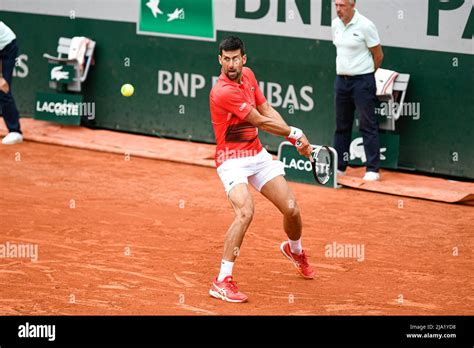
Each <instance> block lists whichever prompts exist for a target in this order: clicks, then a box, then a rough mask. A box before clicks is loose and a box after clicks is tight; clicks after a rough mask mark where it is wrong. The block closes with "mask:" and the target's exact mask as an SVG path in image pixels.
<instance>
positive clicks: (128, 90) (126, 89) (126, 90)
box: [120, 83, 135, 97]
mask: <svg viewBox="0 0 474 348" xmlns="http://www.w3.org/2000/svg"><path fill="white" fill-rule="evenodd" d="M134 91H135V88H133V86H132V85H131V84H129V83H126V84H124V85H123V86H122V88H121V89H120V92H122V95H123V96H124V97H131V96H132V95H133V92H134Z"/></svg>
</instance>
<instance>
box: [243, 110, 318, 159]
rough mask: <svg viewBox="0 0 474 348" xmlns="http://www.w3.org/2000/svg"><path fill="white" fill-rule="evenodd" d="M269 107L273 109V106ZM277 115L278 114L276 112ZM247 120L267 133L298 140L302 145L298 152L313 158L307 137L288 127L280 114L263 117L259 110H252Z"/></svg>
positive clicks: (299, 131)
mask: <svg viewBox="0 0 474 348" xmlns="http://www.w3.org/2000/svg"><path fill="white" fill-rule="evenodd" d="M266 104H267V103H266ZM269 107H270V108H271V106H269ZM272 109H273V108H272ZM275 113H277V114H278V112H276V110H275ZM273 115H274V113H273ZM246 120H247V121H248V122H250V123H251V124H252V125H254V126H255V127H258V129H261V130H263V131H265V132H268V133H271V134H273V135H279V136H283V137H289V138H290V139H294V140H298V141H299V142H300V143H301V145H299V146H298V152H300V154H302V155H304V156H307V157H309V156H311V145H310V144H309V141H308V139H307V138H306V136H305V135H304V134H303V132H302V131H301V130H299V129H297V128H294V127H290V126H288V125H287V124H286V122H285V121H284V120H283V118H282V117H281V115H279V114H278V117H270V116H266V115H262V114H261V113H260V112H259V111H258V110H257V109H255V108H252V110H251V111H250V113H249V114H248V115H247V117H246Z"/></svg>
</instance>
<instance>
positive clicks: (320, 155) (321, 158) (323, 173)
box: [296, 141, 333, 185]
mask: <svg viewBox="0 0 474 348" xmlns="http://www.w3.org/2000/svg"><path fill="white" fill-rule="evenodd" d="M299 146H301V143H300V142H299V141H296V147H299ZM309 160H310V161H311V167H312V169H313V176H314V179H315V180H316V181H317V182H318V183H320V184H321V185H325V184H327V182H328V181H329V179H330V178H331V175H332V165H333V155H332V152H331V150H330V149H329V147H327V146H324V145H323V146H316V147H315V148H314V149H313V151H312V153H311V156H310V157H309Z"/></svg>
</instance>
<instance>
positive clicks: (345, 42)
mask: <svg viewBox="0 0 474 348" xmlns="http://www.w3.org/2000/svg"><path fill="white" fill-rule="evenodd" d="M336 11H337V18H335V19H334V20H333V21H332V38H333V43H334V45H335V46H336V48H337V59H336V71H337V77H336V82H335V86H334V94H335V108H336V133H335V135H334V147H335V148H336V151H337V154H338V173H339V175H344V174H345V170H346V167H347V162H348V159H349V146H350V143H351V133H352V123H353V121H354V111H355V109H357V111H358V114H359V131H360V133H361V134H362V139H363V142H364V150H365V154H366V156H367V169H366V173H365V175H364V180H369V181H376V180H380V174H379V169H380V144H379V130H378V121H377V117H376V115H375V102H376V100H377V97H376V89H377V88H376V84H375V71H376V70H377V69H378V68H379V67H380V66H381V64H382V60H383V51H382V46H381V45H380V38H379V35H378V32H377V28H376V27H375V25H374V23H372V22H371V21H370V20H369V19H367V18H366V17H364V16H362V15H361V14H360V13H359V12H358V11H357V10H356V8H355V0H336Z"/></svg>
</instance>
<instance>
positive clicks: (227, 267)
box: [217, 260, 234, 282]
mask: <svg viewBox="0 0 474 348" xmlns="http://www.w3.org/2000/svg"><path fill="white" fill-rule="evenodd" d="M232 268H234V263H233V262H230V261H226V260H222V262H221V271H220V273H219V276H218V277H217V281H218V282H221V281H223V280H224V278H225V277H227V276H231V275H232Z"/></svg>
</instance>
